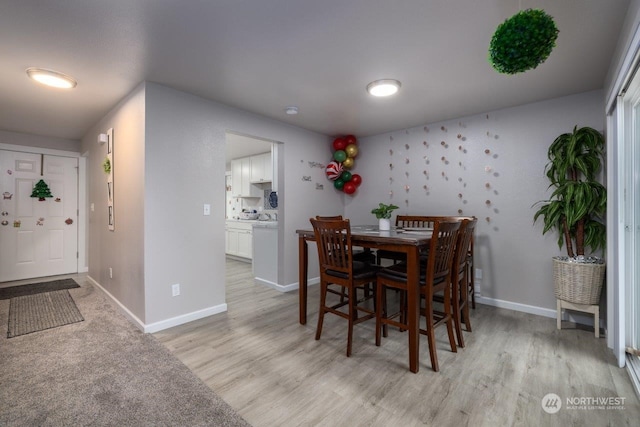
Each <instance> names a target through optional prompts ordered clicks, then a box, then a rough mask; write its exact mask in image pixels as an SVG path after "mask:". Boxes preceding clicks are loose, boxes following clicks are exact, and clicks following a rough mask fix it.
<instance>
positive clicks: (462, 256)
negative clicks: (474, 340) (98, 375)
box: [433, 217, 478, 347]
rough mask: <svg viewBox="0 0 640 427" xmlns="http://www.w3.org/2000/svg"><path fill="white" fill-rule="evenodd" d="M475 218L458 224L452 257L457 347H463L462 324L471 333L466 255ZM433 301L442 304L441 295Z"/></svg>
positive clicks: (452, 291)
mask: <svg viewBox="0 0 640 427" xmlns="http://www.w3.org/2000/svg"><path fill="white" fill-rule="evenodd" d="M477 223H478V220H477V219H476V218H467V217H464V218H462V220H461V223H460V229H459V230H458V237H457V240H456V248H455V252H454V255H453V271H452V278H451V288H452V289H451V301H452V303H451V305H452V313H453V321H454V322H453V324H454V326H455V329H456V338H457V340H458V347H464V336H463V335H462V323H463V322H464V324H465V328H466V330H467V331H468V332H471V318H470V315H469V293H468V292H467V289H468V285H467V283H468V275H469V266H468V253H469V246H470V244H471V239H472V237H473V234H474V231H475V228H476V224H477ZM433 299H434V301H437V302H440V303H443V302H444V296H443V295H434V297H433Z"/></svg>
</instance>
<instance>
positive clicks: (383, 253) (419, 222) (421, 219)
mask: <svg viewBox="0 0 640 427" xmlns="http://www.w3.org/2000/svg"><path fill="white" fill-rule="evenodd" d="M427 218H428V217H425V216H420V215H397V216H396V228H405V227H420V228H427V227H431V226H432V225H433V221H429V220H428V219H427ZM383 259H388V260H391V261H392V262H393V263H394V264H396V263H398V262H402V261H406V259H407V257H406V255H405V254H404V253H402V252H393V251H389V250H378V251H377V252H376V261H377V263H378V265H380V264H381V262H382V260H383Z"/></svg>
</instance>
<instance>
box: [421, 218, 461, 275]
mask: <svg viewBox="0 0 640 427" xmlns="http://www.w3.org/2000/svg"><path fill="white" fill-rule="evenodd" d="M460 226H461V223H460V222H459V221H438V220H436V221H434V224H433V234H432V237H431V244H430V245H429V256H428V257H427V271H426V279H427V283H434V282H437V281H439V280H440V279H446V280H450V279H451V278H450V275H451V266H452V265H453V256H454V251H455V247H456V240H457V238H458V230H459V229H460Z"/></svg>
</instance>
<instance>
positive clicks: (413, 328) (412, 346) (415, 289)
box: [407, 246, 420, 373]
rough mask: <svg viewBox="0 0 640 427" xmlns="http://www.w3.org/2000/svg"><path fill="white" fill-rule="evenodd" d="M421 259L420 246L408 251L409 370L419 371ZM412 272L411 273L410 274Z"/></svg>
mask: <svg viewBox="0 0 640 427" xmlns="http://www.w3.org/2000/svg"><path fill="white" fill-rule="evenodd" d="M419 268H420V259H419V256H418V247H417V246H416V247H415V248H412V250H411V251H409V252H408V253H407V307H408V310H407V323H408V326H409V328H408V332H409V370H410V371H411V372H414V373H415V372H418V369H419V368H420V366H419V361H420V284H419V280H420V271H419ZM409 273H411V274H409Z"/></svg>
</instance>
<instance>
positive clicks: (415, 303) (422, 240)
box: [296, 225, 432, 373]
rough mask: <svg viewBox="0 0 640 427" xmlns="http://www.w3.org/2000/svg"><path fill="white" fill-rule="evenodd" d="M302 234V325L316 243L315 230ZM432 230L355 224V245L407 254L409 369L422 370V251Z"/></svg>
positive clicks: (300, 275)
mask: <svg viewBox="0 0 640 427" xmlns="http://www.w3.org/2000/svg"><path fill="white" fill-rule="evenodd" d="M296 233H297V234H298V262H299V270H298V272H299V299H300V309H299V310H300V313H299V314H300V324H302V325H304V324H306V323H307V295H308V293H307V287H308V277H307V276H308V271H309V269H308V265H309V259H308V258H309V248H308V242H315V235H314V232H313V229H311V228H310V229H300V230H296ZM431 234H432V232H431V230H429V229H417V228H416V229H414V228H410V229H409V228H407V229H403V228H395V227H392V229H391V230H388V231H384V230H379V228H378V226H372V225H362V226H352V227H351V242H352V246H354V247H356V246H357V247H362V248H365V249H382V250H388V251H395V252H402V253H404V254H406V256H407V287H408V290H407V306H408V307H407V332H408V340H409V370H410V371H411V372H414V373H415V372H418V369H419V360H420V354H419V353H420V345H419V344H420V323H419V322H420V289H419V281H420V271H419V268H420V250H421V249H423V248H425V247H426V246H428V245H429V242H430V241H431Z"/></svg>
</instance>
